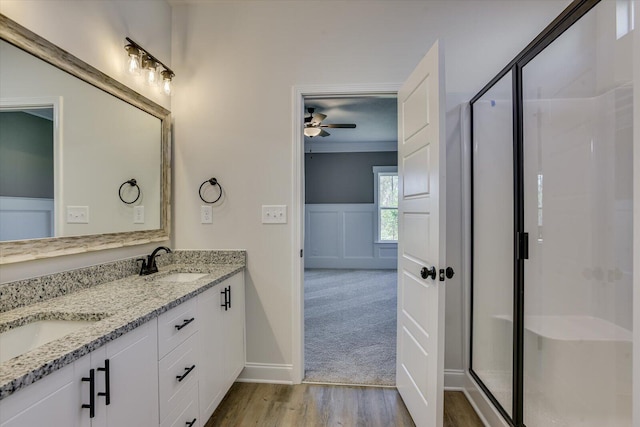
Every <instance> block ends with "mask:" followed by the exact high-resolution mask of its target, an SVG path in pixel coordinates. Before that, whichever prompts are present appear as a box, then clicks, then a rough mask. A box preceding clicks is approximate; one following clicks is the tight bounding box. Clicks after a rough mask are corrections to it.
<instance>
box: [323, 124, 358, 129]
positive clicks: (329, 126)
mask: <svg viewBox="0 0 640 427" xmlns="http://www.w3.org/2000/svg"><path fill="white" fill-rule="evenodd" d="M320 127H323V128H334V129H353V128H355V127H356V125H355V124H353V123H343V124H332V125H320Z"/></svg>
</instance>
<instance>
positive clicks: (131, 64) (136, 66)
mask: <svg viewBox="0 0 640 427" xmlns="http://www.w3.org/2000/svg"><path fill="white" fill-rule="evenodd" d="M124 48H125V49H126V50H127V65H126V67H127V72H128V73H129V74H133V75H140V50H138V48H137V47H135V46H132V45H130V44H128V45H126V46H125V47H124Z"/></svg>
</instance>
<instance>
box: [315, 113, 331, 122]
mask: <svg viewBox="0 0 640 427" xmlns="http://www.w3.org/2000/svg"><path fill="white" fill-rule="evenodd" d="M311 117H312V118H313V120H312V121H313V122H315V123H321V122H322V121H323V120H324V119H326V118H327V115H326V114H322V113H313V114H312V115H311Z"/></svg>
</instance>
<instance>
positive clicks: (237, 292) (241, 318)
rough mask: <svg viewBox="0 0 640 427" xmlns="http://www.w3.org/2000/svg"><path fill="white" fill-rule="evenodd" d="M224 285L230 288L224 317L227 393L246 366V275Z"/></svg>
mask: <svg viewBox="0 0 640 427" xmlns="http://www.w3.org/2000/svg"><path fill="white" fill-rule="evenodd" d="M224 283H226V284H227V286H229V308H228V310H227V311H226V312H223V314H224V316H223V318H224V321H223V325H224V334H225V336H224V343H225V345H224V347H223V348H224V349H225V353H224V355H225V356H224V360H223V364H224V370H225V372H226V373H227V377H226V387H225V393H226V392H227V390H228V389H229V387H231V385H232V384H233V382H234V381H235V380H236V378H238V375H240V372H242V369H244V365H245V352H244V347H245V341H244V340H245V337H244V322H245V309H244V275H242V274H237V275H235V276H233V277H231V278H230V279H228V280H227V281H225V282H224ZM224 283H223V284H224Z"/></svg>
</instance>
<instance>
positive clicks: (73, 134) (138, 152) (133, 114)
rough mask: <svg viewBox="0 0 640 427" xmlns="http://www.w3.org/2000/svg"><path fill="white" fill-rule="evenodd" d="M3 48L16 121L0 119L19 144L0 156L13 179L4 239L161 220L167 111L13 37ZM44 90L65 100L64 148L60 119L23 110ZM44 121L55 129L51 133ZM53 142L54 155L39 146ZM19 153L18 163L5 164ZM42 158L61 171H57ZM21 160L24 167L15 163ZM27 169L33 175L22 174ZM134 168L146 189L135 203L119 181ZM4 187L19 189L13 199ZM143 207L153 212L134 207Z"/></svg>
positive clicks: (6, 138) (1, 178) (3, 136)
mask: <svg viewBox="0 0 640 427" xmlns="http://www.w3.org/2000/svg"><path fill="white" fill-rule="evenodd" d="M0 58H2V61H1V62H0V87H2V93H1V94H0V105H3V106H5V107H3V111H5V112H3V114H2V115H3V122H4V124H5V125H7V128H5V126H2V128H1V129H0V144H2V147H5V148H3V151H4V152H6V153H7V154H10V155H9V156H7V157H8V158H7V159H5V160H3V161H2V164H0V182H3V183H4V185H3V191H2V193H0V195H1V196H3V199H2V201H1V204H0V215H1V216H0V218H2V222H3V224H2V228H3V229H6V230H7V232H5V233H2V234H0V239H1V240H18V239H29V238H38V237H62V236H77V235H89V234H102V233H115V232H122V231H134V230H152V229H158V228H160V174H161V156H160V152H161V145H160V138H161V122H160V119H158V118H156V117H153V116H151V115H150V114H147V113H145V112H144V111H142V110H140V109H138V108H136V107H134V106H132V105H129V104H127V103H124V102H122V101H121V100H119V99H118V98H116V97H114V96H112V95H110V94H108V93H105V92H103V91H101V90H100V89H97V88H95V87H93V86H91V85H89V84H88V83H86V82H83V81H81V80H78V79H77V78H76V77H74V76H71V75H69V74H67V73H65V72H64V71H62V70H59V69H58V68H55V67H53V66H52V65H50V64H47V63H46V62H44V61H42V60H40V59H38V58H36V57H34V56H32V55H30V54H28V53H26V52H24V51H22V50H20V49H18V48H16V47H14V46H11V45H10V44H8V43H6V42H0ZM24 70H28V72H25V71H24ZM43 97H47V98H52V99H59V100H60V101H59V102H57V103H56V105H50V106H49V110H51V111H52V114H51V116H52V118H53V117H54V116H55V117H56V118H57V121H56V123H55V127H56V128H57V131H58V135H57V136H58V138H56V139H57V144H55V154H54V153H53V150H52V147H53V141H52V140H53V128H54V122H53V120H49V121H47V120H46V119H42V118H40V117H37V116H34V115H30V114H27V113H20V112H15V110H19V109H24V108H33V109H35V108H36V105H37V103H35V104H36V105H34V102H33V99H34V98H43ZM88 106H91V107H90V108H87V107H88ZM5 108H8V109H10V110H9V111H7V110H6V109H5ZM35 111H39V110H35ZM43 122H47V123H48V125H45V124H44V123H43ZM36 123H38V125H37V126H36ZM45 126H46V127H47V129H48V130H47V131H46V132H48V134H47V135H43V134H42V132H43V131H44V128H45ZM62 126H63V127H62ZM40 128H42V129H40ZM36 129H40V130H36ZM35 133H37V134H35ZM41 138H45V139H47V140H48V143H45V142H44V141H42V140H41ZM46 144H48V146H49V147H50V149H49V150H48V160H47V158H45V157H43V156H44V155H47V154H46V153H45V152H43V151H38V150H37V147H36V146H44V145H46ZM3 157H4V156H3ZM54 157H55V158H56V160H57V165H56V164H54ZM11 160H17V161H18V162H19V164H16V163H13V165H8V164H6V163H8V162H10V161H11ZM47 161H48V163H47ZM44 163H46V165H45V164H44ZM58 165H59V166H58ZM62 165H64V167H62ZM42 166H45V167H46V169H47V170H51V171H52V172H53V175H52V176H50V177H49V179H48V180H47V179H46V177H45V176H43V171H42V170H40V169H41V167H42ZM18 167H20V169H21V172H20V174H19V175H17V174H16V173H15V169H16V168H18ZM20 175H23V176H25V179H23V180H19V179H18V178H19V176H20ZM131 177H135V179H136V180H137V182H138V183H139V184H138V185H139V186H140V188H141V197H140V198H139V199H138V200H137V202H136V204H135V205H132V206H128V205H127V204H123V203H122V202H121V200H120V198H119V197H117V193H116V190H117V189H118V187H119V185H120V183H121V182H123V181H125V180H127V179H130V178H131ZM45 186H46V187H49V188H50V190H51V191H50V192H49V194H47V193H46V191H44V188H43V187H45ZM6 187H9V188H6ZM18 189H20V191H17V190H18ZM5 196H6V197H10V198H8V199H6V200H5V199H4V197H5ZM43 196H44V197H43ZM45 201H48V202H47V203H45ZM51 204H53V212H51V211H50V208H49V206H50V205H51ZM136 208H137V210H136ZM41 209H46V210H45V211H42V210H41ZM141 209H142V210H144V215H138V216H135V215H134V212H140V210H141ZM76 211H77V212H80V213H79V214H77V215H80V216H77V215H76V213H75V212H76ZM51 213H53V219H54V222H53V227H52V226H51V225H52V224H50V217H51V215H50V214H51ZM9 230H10V231H9Z"/></svg>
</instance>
